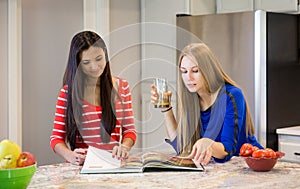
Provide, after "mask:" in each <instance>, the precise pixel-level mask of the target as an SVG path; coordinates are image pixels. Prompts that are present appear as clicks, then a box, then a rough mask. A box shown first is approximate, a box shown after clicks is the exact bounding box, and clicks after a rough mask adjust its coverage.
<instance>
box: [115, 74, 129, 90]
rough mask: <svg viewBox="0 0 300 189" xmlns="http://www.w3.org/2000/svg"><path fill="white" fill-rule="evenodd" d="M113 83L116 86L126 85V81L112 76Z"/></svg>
mask: <svg viewBox="0 0 300 189" xmlns="http://www.w3.org/2000/svg"><path fill="white" fill-rule="evenodd" d="M112 81H113V84H114V86H115V87H116V88H119V87H122V86H123V87H124V86H128V81H127V80H126V79H124V78H121V77H115V76H113V77H112Z"/></svg>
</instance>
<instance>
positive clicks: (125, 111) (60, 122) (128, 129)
mask: <svg viewBox="0 0 300 189" xmlns="http://www.w3.org/2000/svg"><path fill="white" fill-rule="evenodd" d="M117 81H118V83H119V87H118V94H119V96H120V98H121V101H120V100H119V99H117V100H116V104H115V105H116V118H117V122H116V127H115V129H114V130H113V132H112V133H111V139H110V142H109V143H103V142H102V140H101V133H100V121H101V116H102V107H101V106H95V105H92V104H90V103H88V102H86V101H84V102H83V107H82V109H83V113H82V130H81V136H82V138H83V141H82V140H80V139H79V136H77V138H76V146H77V148H87V146H88V145H93V146H96V147H98V148H101V149H105V150H112V148H113V147H114V146H115V145H117V144H118V143H119V141H120V132H122V138H123V139H124V138H131V139H132V140H133V141H134V142H135V140H136V130H135V127H134V117H133V110H132V101H131V93H130V88H129V85H128V82H127V81H126V80H123V79H121V78H117ZM67 88H68V87H67V86H63V87H62V89H61V90H60V93H59V96H58V99H57V103H56V112H55V120H54V126H53V130H52V135H51V137H50V146H51V147H52V149H53V150H54V147H55V145H56V144H58V143H65V141H66V140H65V139H66V127H65V114H66V113H65V112H66V102H67V92H68V90H67ZM120 128H122V129H121V130H120Z"/></svg>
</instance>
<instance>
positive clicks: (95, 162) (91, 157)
mask: <svg viewBox="0 0 300 189" xmlns="http://www.w3.org/2000/svg"><path fill="white" fill-rule="evenodd" d="M120 165H121V161H120V160H118V159H116V158H112V154H111V153H110V152H108V151H106V150H101V149H98V148H95V147H92V146H89V148H88V152H87V155H86V158H85V162H84V164H83V167H82V169H81V173H84V172H97V171H101V170H109V169H116V168H119V167H120Z"/></svg>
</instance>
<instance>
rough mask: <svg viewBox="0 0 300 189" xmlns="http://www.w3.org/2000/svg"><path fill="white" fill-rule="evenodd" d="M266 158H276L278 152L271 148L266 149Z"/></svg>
mask: <svg viewBox="0 0 300 189" xmlns="http://www.w3.org/2000/svg"><path fill="white" fill-rule="evenodd" d="M265 151H266V157H267V158H276V152H275V151H274V150H273V149H271V148H266V149H265Z"/></svg>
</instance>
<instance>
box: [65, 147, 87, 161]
mask: <svg viewBox="0 0 300 189" xmlns="http://www.w3.org/2000/svg"><path fill="white" fill-rule="evenodd" d="M86 153H87V149H83V148H76V149H75V150H74V151H71V153H70V154H69V157H68V159H67V161H68V162H70V163H72V164H74V165H82V164H83V163H84V160H85V157H86Z"/></svg>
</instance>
